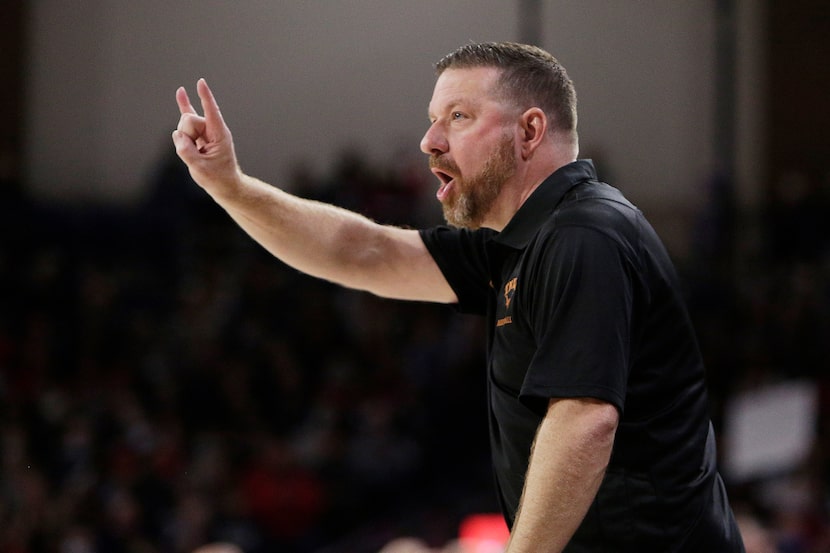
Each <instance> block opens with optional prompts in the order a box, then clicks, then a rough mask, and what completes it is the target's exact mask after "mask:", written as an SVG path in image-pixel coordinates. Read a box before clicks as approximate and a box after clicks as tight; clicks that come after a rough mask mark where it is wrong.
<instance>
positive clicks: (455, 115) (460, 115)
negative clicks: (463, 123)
mask: <svg viewBox="0 0 830 553" xmlns="http://www.w3.org/2000/svg"><path fill="white" fill-rule="evenodd" d="M452 119H453V121H458V120H459V119H464V114H463V113H461V112H460V111H454V112H452Z"/></svg>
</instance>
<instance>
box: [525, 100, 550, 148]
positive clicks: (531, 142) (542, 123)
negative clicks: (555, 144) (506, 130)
mask: <svg viewBox="0 0 830 553" xmlns="http://www.w3.org/2000/svg"><path fill="white" fill-rule="evenodd" d="M519 126H520V129H519V132H520V144H521V149H522V157H523V158H524V159H529V158H530V157H531V156H532V155H533V152H534V151H535V150H536V149H537V148H538V147H539V146H540V145H541V144H542V142H543V141H544V140H545V137H546V136H547V133H548V118H547V116H546V115H545V112H544V111H542V110H541V109H539V108H530V109H528V110H527V111H525V112H524V113H522V115H521V117H520V120H519Z"/></svg>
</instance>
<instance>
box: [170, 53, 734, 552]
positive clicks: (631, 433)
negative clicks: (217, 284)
mask: <svg viewBox="0 0 830 553" xmlns="http://www.w3.org/2000/svg"><path fill="white" fill-rule="evenodd" d="M437 70H438V71H437V72H438V79H437V81H436V84H435V90H434V93H433V97H432V100H431V102H430V104H429V120H430V126H429V128H428V130H427V132H426V134H425V135H424V137H423V140H422V141H421V149H422V150H423V151H424V153H425V154H427V155H429V163H430V167H431V169H432V172H433V173H434V174H435V175H436V177H437V178H438V180H439V189H438V192H437V197H438V200H439V201H440V202H441V204H442V205H443V208H444V213H445V216H446V219H447V221H448V222H449V223H450V224H451V225H452V227H439V228H433V229H427V230H423V231H417V230H408V229H401V228H395V227H390V226H382V225H378V224H376V223H374V222H372V221H370V220H368V219H366V218H364V217H362V216H360V215H358V214H355V213H351V212H348V211H345V210H343V209H339V208H337V207H334V206H330V205H324V204H321V203H317V202H313V201H309V200H304V199H300V198H297V197H294V196H291V195H289V194H287V193H285V192H283V191H281V190H279V189H277V188H273V187H271V186H269V185H267V184H265V183H263V182H261V181H259V180H256V179H254V178H252V177H250V176H248V175H245V174H243V173H242V172H241V170H240V169H239V167H238V165H237V160H236V156H235V152H234V148H233V142H232V137H231V133H230V132H229V130H228V128H227V127H226V125H225V123H224V121H223V119H222V116H221V113H220V111H219V108H218V106H217V104H216V101H215V99H214V97H213V95H212V93H211V91H210V89H209V88H208V86H207V84H206V83H205V81H204V80H200V81H199V83H198V85H197V87H198V93H199V97H200V99H201V101H202V107H203V110H204V116H199V115H198V114H197V113H196V112H195V110H194V108H193V107H192V105H191V103H190V101H189V99H188V96H187V94H186V92H185V91H184V89H181V88H180V89H179V90H178V91H177V93H176V97H177V101H178V104H179V107H180V110H181V119H180V120H179V125H178V128H177V130H176V131H175V132H174V133H173V141H174V143H175V145H176V150H177V152H178V154H179V156H180V157H181V158H182V159H183V160H184V162H185V163H186V164H187V165H188V167H189V170H190V173H191V175H192V176H193V178H194V180H195V181H196V182H197V183H198V184H199V185H200V186H202V187H203V188H204V189H205V190H206V191H207V192H208V193H209V194H210V195H211V196H212V197H213V198H214V199H215V200H216V202H217V203H219V204H220V205H221V206H222V207H223V208H224V209H225V210H226V211H227V212H228V213H229V214H230V216H231V217H233V218H234V220H236V221H237V223H238V224H239V225H240V226H241V227H242V228H243V229H244V230H245V231H247V232H248V233H249V234H250V235H251V236H252V237H253V238H254V239H256V240H257V241H258V242H259V243H261V244H262V245H263V246H264V247H265V248H267V249H268V250H269V251H270V252H271V253H273V254H274V255H275V256H277V257H278V258H280V259H281V260H283V261H284V262H286V263H288V264H290V265H292V266H294V267H295V268H297V269H299V270H301V271H303V272H305V273H307V274H310V275H313V276H316V277H319V278H323V279H327V280H329V281H332V282H336V283H339V284H341V285H343V286H348V287H350V288H355V289H361V290H367V291H370V292H372V293H374V294H377V295H380V296H385V297H391V298H399V299H410V300H422V301H433V302H441V303H448V304H456V305H457V308H458V309H459V310H461V311H463V312H470V313H477V314H481V315H484V316H486V317H488V321H489V323H490V324H489V339H488V348H489V349H488V353H489V357H488V367H487V371H488V379H489V384H488V389H489V409H490V434H491V445H492V452H493V463H494V468H495V475H496V483H497V488H498V493H499V499H500V501H501V505H502V508H503V511H504V515H505V518H506V519H507V522H508V525H509V526H510V527H511V537H510V542H509V544H508V551H510V552H518V551H545V552H550V551H568V552H581V551H602V552H612V551H640V552H652V551H654V552H658V551H659V552H669V551H675V552H681V551H682V552H695V553H699V552H704V551H705V552H736V551H743V545H742V543H741V538H740V535H739V533H738V530H737V526H736V525H735V522H734V517H733V515H732V512H731V509H730V507H729V503H728V500H727V498H726V494H725V490H724V486H723V482H722V481H721V479H720V477H719V475H718V473H717V470H716V466H715V445H714V438H713V434H712V429H711V424H710V422H709V418H708V416H707V413H706V409H707V407H706V392H705V385H704V375H703V366H702V362H701V358H700V354H699V352H698V348H697V345H696V341H695V338H694V333H693V330H692V328H691V325H690V322H689V318H688V316H687V314H686V310H685V308H684V306H683V301H682V297H681V294H680V292H679V289H678V285H677V282H676V276H675V274H674V269H673V268H672V266H671V263H670V260H669V258H668V255H667V254H666V252H665V250H664V248H663V246H662V245H661V243H660V241H659V239H658V238H657V236H656V235H655V233H654V231H653V230H652V229H651V227H650V226H649V225H648V223H647V222H646V221H645V219H644V218H643V216H642V214H641V213H640V212H639V211H638V210H637V209H636V208H635V207H634V206H632V205H631V204H630V203H629V202H628V201H627V200H626V199H625V198H624V197H623V196H622V195H621V194H620V192H619V191H617V190H616V189H614V188H612V187H610V186H608V185H606V184H603V183H600V182H598V181H597V179H596V174H595V172H594V169H593V166H592V165H591V163H590V162H589V161H577V153H578V141H577V132H576V119H577V118H576V95H575V93H574V89H573V85H572V83H571V81H570V79H569V78H568V76H567V74H566V72H565V70H564V69H563V68H562V66H561V65H560V64H559V63H558V62H557V61H556V60H555V59H554V58H553V57H552V56H551V55H550V54H548V53H547V52H545V51H543V50H541V49H538V48H535V47H531V46H525V45H519V44H512V43H490V44H470V45H467V46H464V47H462V48H459V49H458V50H457V51H455V52H453V53H451V54H449V55H448V56H446V57H445V58H444V59H442V60H441V61H439V62H438V64H437Z"/></svg>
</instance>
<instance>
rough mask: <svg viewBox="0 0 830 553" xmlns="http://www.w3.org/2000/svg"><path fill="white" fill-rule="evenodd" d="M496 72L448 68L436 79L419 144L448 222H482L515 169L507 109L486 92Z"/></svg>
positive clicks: (478, 224)
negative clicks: (436, 181)
mask: <svg viewBox="0 0 830 553" xmlns="http://www.w3.org/2000/svg"><path fill="white" fill-rule="evenodd" d="M497 77H498V72H497V70H496V69H493V68H474V69H448V70H447V71H445V72H444V73H442V74H441V76H440V77H439V78H438V81H437V82H436V84H435V91H434V93H433V96H432V101H431V102H430V106H429V118H430V123H431V124H430V128H429V130H427V132H426V134H425V135H424V138H423V139H422V140H421V150H422V151H423V152H424V153H426V154H429V156H430V160H429V165H430V169H431V170H432V172H433V174H435V176H436V177H438V179H439V181H440V183H441V184H440V187H439V189H438V192H437V194H436V196H437V197H438V200H439V201H440V202H441V204H442V206H443V208H444V216H445V217H446V219H447V222H448V223H450V224H451V225H455V226H459V227H467V228H478V227H481V226H483V225H484V224H486V223H487V222H488V219H489V218H490V216H491V215H492V214H493V211H494V209H495V208H496V205H497V203H498V200H499V197H500V195H501V192H502V190H503V189H504V185H505V183H506V182H507V181H508V180H509V179H510V178H511V177H512V176H513V175H514V174H515V172H516V153H515V149H514V148H515V139H514V137H513V135H512V134H511V132H510V127H509V126H508V123H509V121H510V115H511V114H512V112H511V110H510V109H509V108H508V107H507V106H505V105H504V103H503V102H500V101H499V100H498V99H496V98H494V97H493V95H492V93H491V90H492V87H493V85H494V84H495V81H496V78H497Z"/></svg>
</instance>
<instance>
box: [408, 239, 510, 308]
mask: <svg viewBox="0 0 830 553" xmlns="http://www.w3.org/2000/svg"><path fill="white" fill-rule="evenodd" d="M420 234H421V239H422V240H423V241H424V244H425V245H426V247H427V250H428V251H429V253H430V255H432V258H433V259H434V260H435V262H436V263H437V264H438V267H439V268H440V269H441V272H442V273H443V274H444V278H446V279H447V282H448V283H449V285H450V286H451V287H452V289H453V291H454V292H455V295H456V296H457V297H458V305H457V309H458V310H459V311H460V312H462V313H473V314H479V315H484V314H486V311H487V302H488V298H489V296H490V294H491V288H490V277H489V272H488V263H487V248H486V243H487V242H488V241H489V240H490V238H492V237H493V236H494V235H495V234H496V232H495V231H492V230H489V229H481V230H475V231H471V230H467V229H456V228H450V227H446V226H440V227H434V228H430V229H425V230H421V231H420Z"/></svg>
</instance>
